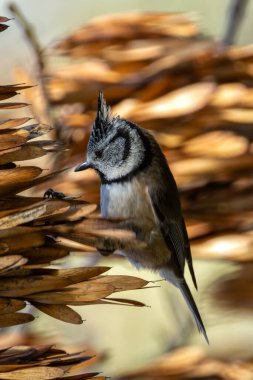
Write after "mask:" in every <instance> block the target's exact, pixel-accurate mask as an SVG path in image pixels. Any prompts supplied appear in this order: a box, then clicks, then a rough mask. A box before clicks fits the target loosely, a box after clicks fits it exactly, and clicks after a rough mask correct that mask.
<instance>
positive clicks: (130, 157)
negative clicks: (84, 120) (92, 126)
mask: <svg viewBox="0 0 253 380" xmlns="http://www.w3.org/2000/svg"><path fill="white" fill-rule="evenodd" d="M120 122H122V123H120ZM121 124H122V125H121ZM144 158H145V147H144V145H143V142H142V139H141V137H140V135H139V133H138V130H137V129H136V128H134V127H132V126H131V125H129V124H128V123H127V122H126V121H125V120H122V121H121V120H120V119H116V125H115V126H114V125H112V127H111V130H110V133H107V135H106V136H105V138H103V139H102V140H101V141H99V142H96V143H95V144H91V143H89V145H88V152H87V161H88V162H89V163H91V164H92V166H93V167H94V168H95V169H96V170H98V171H99V172H100V173H102V175H103V176H104V177H105V179H106V180H107V181H112V180H115V179H119V178H121V177H125V176H127V175H128V174H130V173H131V172H132V171H133V170H135V169H136V168H137V167H138V166H140V164H141V163H142V161H143V160H144Z"/></svg>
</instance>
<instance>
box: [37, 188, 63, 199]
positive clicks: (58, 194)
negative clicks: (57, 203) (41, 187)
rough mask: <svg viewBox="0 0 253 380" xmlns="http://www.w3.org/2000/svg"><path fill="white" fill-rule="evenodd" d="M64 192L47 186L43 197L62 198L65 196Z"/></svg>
mask: <svg viewBox="0 0 253 380" xmlns="http://www.w3.org/2000/svg"><path fill="white" fill-rule="evenodd" d="M65 197H66V196H65V194H63V193H61V192H59V191H54V190H53V189H51V188H49V189H47V191H45V193H44V195H43V198H44V199H46V198H48V199H49V198H51V199H63V198H65Z"/></svg>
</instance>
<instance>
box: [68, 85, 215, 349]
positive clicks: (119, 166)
mask: <svg viewBox="0 0 253 380" xmlns="http://www.w3.org/2000/svg"><path fill="white" fill-rule="evenodd" d="M89 168H91V169H94V170H96V171H97V173H98V174H99V176H100V180H101V187H100V210H101V216H102V217H104V218H116V219H120V220H123V222H122V223H123V224H124V226H125V227H127V228H129V229H130V230H132V231H133V232H134V233H135V234H136V237H137V239H138V240H140V241H143V242H145V245H144V246H142V247H141V248H135V249H133V248H131V247H129V248H128V247H126V248H124V252H123V254H124V255H125V256H126V257H127V258H128V260H129V261H130V262H131V263H132V264H133V265H134V266H135V267H136V268H138V269H140V268H147V269H149V270H151V271H154V272H158V273H159V274H160V276H161V277H162V278H163V279H165V280H167V281H169V282H170V283H172V284H173V285H174V286H176V287H177V288H178V289H179V290H180V292H181V293H182V295H183V298H184V299H185V301H186V303H187V305H188V307H189V309H190V311H191V314H192V316H193V319H194V321H195V323H196V326H197V328H198V330H199V332H200V333H202V334H203V336H204V338H205V340H206V342H207V343H208V344H209V340H208V336H207V333H206V329H205V326H204V323H203V321H202V318H201V316H200V313H199V311H198V308H197V305H196V303H195V301H194V298H193V296H192V293H191V291H190V289H189V287H188V285H187V282H186V280H185V278H184V268H185V263H187V264H188V268H189V271H190V274H191V278H192V281H193V284H194V286H195V288H196V289H197V282H196V277H195V273H194V268H193V262H192V256H191V249H190V243H189V238H188V234H187V230H186V225H185V221H184V218H183V215H182V210H181V203H180V198H179V193H178V189H177V185H176V182H175V179H174V177H173V174H172V172H171V170H170V168H169V166H168V163H167V160H166V158H165V156H164V154H163V152H162V150H161V148H160V146H159V144H158V143H157V142H156V140H155V138H154V137H153V136H152V134H151V133H150V132H148V131H147V130H146V129H144V128H141V127H139V126H138V125H136V124H135V123H133V122H131V121H129V120H126V119H123V118H120V117H119V116H114V115H112V112H111V108H110V106H108V105H107V103H106V100H105V98H104V95H103V93H102V92H101V91H100V92H99V95H98V108H97V114H96V118H95V121H94V124H93V128H92V133H91V135H90V138H89V141H88V145H87V159H86V161H85V162H83V163H81V164H80V165H78V166H77V167H76V168H75V171H76V172H79V171H82V170H86V169H89ZM109 253H110V252H108V254H109ZM102 254H103V253H102ZM104 254H106V252H104Z"/></svg>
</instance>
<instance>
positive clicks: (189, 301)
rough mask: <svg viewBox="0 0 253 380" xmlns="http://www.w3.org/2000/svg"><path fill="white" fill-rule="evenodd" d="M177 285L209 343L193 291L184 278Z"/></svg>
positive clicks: (200, 330)
mask: <svg viewBox="0 0 253 380" xmlns="http://www.w3.org/2000/svg"><path fill="white" fill-rule="evenodd" d="M177 287H178V288H179V290H180V291H181V293H182V295H183V297H184V299H185V301H186V303H187V305H188V307H189V309H190V311H191V313H192V316H193V318H194V320H195V323H196V325H197V327H198V330H199V332H201V333H202V334H203V335H204V337H205V340H206V342H207V343H208V344H209V340H208V337H207V333H206V329H205V326H204V323H203V321H202V319H201V316H200V314H199V311H198V308H197V305H196V303H195V301H194V299H193V296H192V294H191V291H190V289H189V287H188V285H187V283H186V281H185V280H183V281H180V282H178V283H177Z"/></svg>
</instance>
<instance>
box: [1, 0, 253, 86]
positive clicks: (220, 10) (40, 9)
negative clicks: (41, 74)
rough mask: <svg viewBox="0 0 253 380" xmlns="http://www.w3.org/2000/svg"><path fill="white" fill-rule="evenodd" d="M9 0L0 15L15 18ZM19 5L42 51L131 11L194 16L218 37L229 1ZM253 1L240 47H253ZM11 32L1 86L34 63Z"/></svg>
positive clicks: (21, 1) (35, 0)
mask: <svg viewBox="0 0 253 380" xmlns="http://www.w3.org/2000/svg"><path fill="white" fill-rule="evenodd" d="M10 3H11V1H10V0H0V14H1V15H2V16H7V17H12V14H11V13H10V11H9V10H8V5H9V4H10ZM14 3H16V4H17V5H18V6H19V7H20V9H21V10H22V12H23V13H24V14H25V16H26V18H27V20H29V21H30V22H31V23H32V25H33V26H34V27H35V30H36V33H37V35H38V37H39V41H40V43H41V45H42V47H45V46H47V45H48V44H50V43H52V42H53V41H56V40H57V39H59V38H61V37H63V36H65V35H66V34H67V33H68V32H70V31H71V30H73V29H75V28H78V27H79V26H81V25H83V24H85V23H86V22H87V21H88V20H89V19H91V18H92V17H94V16H96V15H102V14H107V13H111V12H121V11H122V12H127V11H132V10H150V11H173V12H182V11H187V12H193V13H194V14H195V15H196V18H197V19H198V22H199V24H200V26H201V29H202V30H203V32H205V33H207V34H211V35H214V36H215V37H218V36H219V35H220V34H221V33H222V31H223V25H224V19H225V14H226V11H227V6H228V4H229V0H223V1H221V0H187V1H186V0H127V1H119V0H72V1H71V0H53V1H52V0H43V1H40V0H16V1H15V2H14ZM252 19H253V1H251V0H250V1H249V5H248V8H247V12H246V16H245V20H244V21H243V25H242V26H241V28H240V33H239V35H238V42H239V43H251V42H252V40H253V37H252V30H253V25H252ZM9 25H10V28H9V29H8V30H7V31H5V33H4V38H0V51H1V55H0V62H1V72H0V82H1V84H4V83H8V82H9V81H10V78H11V79H12V80H14V79H13V78H12V76H11V68H12V67H13V66H15V65H25V66H26V67H27V66H29V64H30V63H31V61H32V58H33V56H32V54H31V50H30V48H29V46H28V44H27V42H26V40H25V38H23V34H22V33H21V30H20V27H19V25H18V23H17V22H16V21H15V20H13V21H10V22H9ZM2 36H3V35H2Z"/></svg>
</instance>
